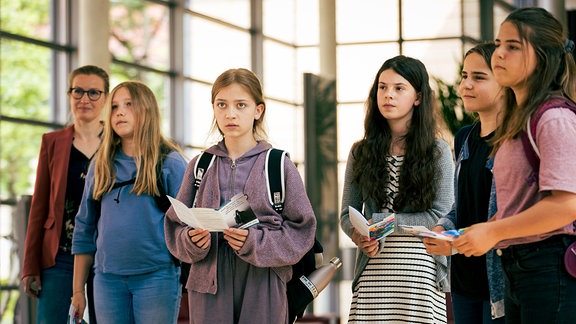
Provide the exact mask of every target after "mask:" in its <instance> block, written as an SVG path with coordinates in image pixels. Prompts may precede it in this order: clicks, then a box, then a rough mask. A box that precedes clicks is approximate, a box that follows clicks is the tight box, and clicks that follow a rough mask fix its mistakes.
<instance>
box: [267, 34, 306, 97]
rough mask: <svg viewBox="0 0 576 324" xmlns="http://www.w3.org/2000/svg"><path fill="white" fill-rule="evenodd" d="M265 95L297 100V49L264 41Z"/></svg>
mask: <svg viewBox="0 0 576 324" xmlns="http://www.w3.org/2000/svg"><path fill="white" fill-rule="evenodd" d="M263 59H264V78H263V80H262V83H263V84H262V85H263V87H264V95H265V96H267V97H272V98H275V99H283V100H287V101H290V102H296V100H297V98H296V86H297V85H298V84H297V79H296V50H295V49H294V47H291V46H286V45H283V44H279V43H276V42H272V41H264V58H263Z"/></svg>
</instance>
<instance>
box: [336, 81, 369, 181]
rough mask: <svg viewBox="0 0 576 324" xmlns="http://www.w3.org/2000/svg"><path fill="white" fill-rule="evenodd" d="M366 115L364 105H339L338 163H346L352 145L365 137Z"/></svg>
mask: <svg viewBox="0 0 576 324" xmlns="http://www.w3.org/2000/svg"><path fill="white" fill-rule="evenodd" d="M377 71H378V70H376V71H374V73H376V72H377ZM368 90H370V89H369V88H368V89H366V94H368ZM365 115H366V108H365V106H364V103H358V104H339V105H338V161H346V160H347V159H348V153H350V149H351V148H352V144H354V142H357V141H359V140H361V139H362V136H364V116H365ZM342 181H344V178H342Z"/></svg>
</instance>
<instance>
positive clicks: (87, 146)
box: [22, 65, 110, 324]
mask: <svg viewBox="0 0 576 324" xmlns="http://www.w3.org/2000/svg"><path fill="white" fill-rule="evenodd" d="M68 80H69V81H68V82H69V90H68V98H69V100H70V109H71V113H72V123H71V125H69V126H67V127H66V128H64V129H61V130H56V131H53V132H50V133H47V134H44V135H43V136H42V144H41V146H40V155H39V158H38V167H37V169H36V183H35V185H34V195H33V196H32V203H31V205H30V214H29V217H28V229H27V233H26V243H25V248H24V264H23V266H22V284H23V287H24V292H25V293H26V294H27V295H28V296H30V297H34V298H37V299H38V309H37V321H36V323H66V319H67V316H68V309H69V307H70V299H71V297H72V274H73V270H74V256H73V255H72V254H71V253H70V252H71V247H72V234H73V231H74V224H75V217H76V212H77V211H78V207H79V206H80V200H81V198H82V192H83V189H84V182H85V177H86V172H87V170H88V165H89V164H90V161H91V160H92V158H93V157H94V155H95V153H96V151H97V150H98V148H99V146H100V135H101V134H102V130H103V127H104V126H103V124H102V122H101V121H100V112H101V111H102V108H103V107H104V103H105V102H106V96H107V94H108V91H109V88H110V79H109V77H108V73H106V71H104V70H103V69H101V68H99V67H97V66H92V65H86V66H82V67H79V68H77V69H76V70H74V71H72V72H71V73H70V75H69V77H68ZM88 288H89V289H88V296H89V298H88V300H89V303H90V304H89V305H90V306H91V300H92V299H91V298H90V295H91V281H90V280H89V281H88ZM89 308H90V310H91V311H90V323H91V324H92V323H95V322H96V321H95V319H94V316H93V312H92V310H93V307H89Z"/></svg>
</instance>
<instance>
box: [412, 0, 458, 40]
mask: <svg viewBox="0 0 576 324" xmlns="http://www.w3.org/2000/svg"><path fill="white" fill-rule="evenodd" d="M460 2H461V0H434V1H429V0H403V1H402V28H403V30H402V36H403V38H404V39H417V38H438V37H451V36H460V29H461V27H460V26H461V19H460V12H461V11H460V10H461V9H460ZM432 17H433V18H432Z"/></svg>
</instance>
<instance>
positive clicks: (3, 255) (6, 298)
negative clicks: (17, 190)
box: [0, 205, 25, 323]
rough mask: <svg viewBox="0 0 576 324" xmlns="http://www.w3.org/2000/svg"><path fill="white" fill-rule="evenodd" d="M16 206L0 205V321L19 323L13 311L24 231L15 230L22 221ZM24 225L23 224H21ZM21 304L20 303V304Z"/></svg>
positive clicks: (17, 291)
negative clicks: (0, 301) (0, 302)
mask: <svg viewBox="0 0 576 324" xmlns="http://www.w3.org/2000/svg"><path fill="white" fill-rule="evenodd" d="M18 216H21V215H18V214H17V213H16V208H15V206H13V205H0V260H2V262H0V288H2V290H0V298H1V300H2V305H1V307H2V308H1V309H0V312H1V314H2V317H1V322H2V323H19V321H18V320H17V319H15V315H17V314H13V312H15V311H16V310H17V309H18V308H17V307H16V304H17V301H18V297H19V296H20V291H19V290H18V287H19V286H20V275H21V274H20V269H21V262H20V258H19V255H18V254H19V252H20V254H22V253H21V252H22V251H24V237H25V233H24V231H20V232H16V228H15V227H16V224H17V223H23V221H22V218H18ZM22 227H24V226H22ZM8 287H10V288H11V289H10V290H8V289H7V288H8ZM20 306H22V304H20Z"/></svg>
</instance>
